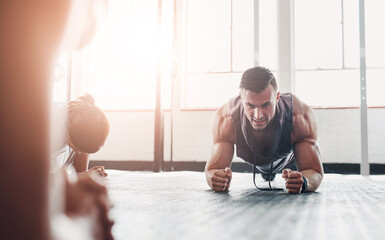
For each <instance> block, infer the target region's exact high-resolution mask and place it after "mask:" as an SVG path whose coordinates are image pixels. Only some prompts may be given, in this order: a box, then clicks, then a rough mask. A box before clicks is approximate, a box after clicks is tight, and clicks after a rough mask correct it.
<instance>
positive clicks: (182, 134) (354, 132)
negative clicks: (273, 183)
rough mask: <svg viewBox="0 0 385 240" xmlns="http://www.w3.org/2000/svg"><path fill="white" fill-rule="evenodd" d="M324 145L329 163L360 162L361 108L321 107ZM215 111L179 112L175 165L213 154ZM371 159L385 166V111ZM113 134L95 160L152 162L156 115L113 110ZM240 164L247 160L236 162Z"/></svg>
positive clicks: (377, 117)
mask: <svg viewBox="0 0 385 240" xmlns="http://www.w3.org/2000/svg"><path fill="white" fill-rule="evenodd" d="M315 112H316V114H317V116H318V120H319V146H320V148H321V154H322V161H323V162H325V163H359V162H360V156H361V153H360V122H359V117H360V110H359V109H316V110H315ZM214 113H215V111H182V112H176V113H174V129H173V130H174V144H173V146H174V147H173V151H174V154H173V160H174V161H206V160H207V159H208V157H209V155H210V145H211V122H212V118H213V116H214ZM368 115H369V119H368V120H369V121H368V122H369V127H368V129H369V161H370V162H371V163H385V158H384V153H385V149H384V148H385V144H384V143H385V109H380V108H377V109H369V112H368ZM107 116H108V118H109V120H110V124H111V132H110V135H109V137H108V139H107V142H106V144H105V146H104V147H103V149H102V150H101V151H100V152H99V153H97V154H94V155H92V156H91V159H92V160H133V161H152V159H153V150H154V136H153V134H154V113H153V112H151V111H149V112H107ZM170 117H171V113H170V112H166V113H165V150H164V151H165V154H164V156H165V160H166V161H168V160H169V159H170ZM234 161H242V160H240V159H237V158H236V157H235V158H234Z"/></svg>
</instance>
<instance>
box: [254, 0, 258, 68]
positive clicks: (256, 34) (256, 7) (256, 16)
mask: <svg viewBox="0 0 385 240" xmlns="http://www.w3.org/2000/svg"><path fill="white" fill-rule="evenodd" d="M253 29H254V43H253V46H254V67H256V66H259V0H254V27H253Z"/></svg>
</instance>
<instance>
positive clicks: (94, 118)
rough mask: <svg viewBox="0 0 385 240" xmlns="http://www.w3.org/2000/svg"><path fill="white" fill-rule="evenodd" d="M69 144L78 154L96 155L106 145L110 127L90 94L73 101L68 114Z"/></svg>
mask: <svg viewBox="0 0 385 240" xmlns="http://www.w3.org/2000/svg"><path fill="white" fill-rule="evenodd" d="M67 117H68V121H67V131H68V134H67V143H68V145H69V146H70V147H72V148H73V149H74V150H75V151H77V152H82V153H95V152H97V151H99V149H100V148H101V147H102V146H103V145H104V142H105V141H106V138H107V136H108V133H109V131H110V125H109V123H108V120H107V117H106V115H105V114H104V113H103V111H102V110H100V108H98V107H97V106H95V101H94V99H93V97H92V96H91V95H89V94H86V95H84V96H81V97H79V98H78V99H77V100H75V101H71V102H70V103H69V105H68V112H67Z"/></svg>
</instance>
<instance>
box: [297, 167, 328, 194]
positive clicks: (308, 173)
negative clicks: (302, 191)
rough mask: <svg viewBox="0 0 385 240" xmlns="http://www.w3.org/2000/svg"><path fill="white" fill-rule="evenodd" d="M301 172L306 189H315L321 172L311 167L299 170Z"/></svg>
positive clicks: (318, 183)
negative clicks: (304, 179) (305, 182)
mask: <svg viewBox="0 0 385 240" xmlns="http://www.w3.org/2000/svg"><path fill="white" fill-rule="evenodd" d="M301 173H302V175H303V176H304V177H305V178H306V180H307V189H306V191H308V192H314V191H315V190H317V188H318V187H319V185H320V184H321V182H322V179H323V176H322V174H321V173H319V172H317V171H315V170H313V169H307V170H303V171H301Z"/></svg>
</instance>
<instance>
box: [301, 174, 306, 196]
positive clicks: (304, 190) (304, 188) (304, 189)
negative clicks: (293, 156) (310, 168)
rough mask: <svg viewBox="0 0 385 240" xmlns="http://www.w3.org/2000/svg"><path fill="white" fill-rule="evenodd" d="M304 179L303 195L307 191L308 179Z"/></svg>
mask: <svg viewBox="0 0 385 240" xmlns="http://www.w3.org/2000/svg"><path fill="white" fill-rule="evenodd" d="M302 179H303V183H302V190H301V193H304V192H306V190H307V179H306V178H305V177H302Z"/></svg>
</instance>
